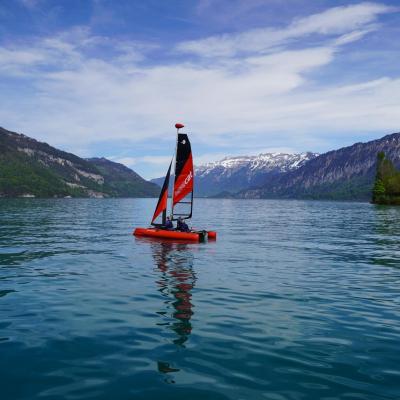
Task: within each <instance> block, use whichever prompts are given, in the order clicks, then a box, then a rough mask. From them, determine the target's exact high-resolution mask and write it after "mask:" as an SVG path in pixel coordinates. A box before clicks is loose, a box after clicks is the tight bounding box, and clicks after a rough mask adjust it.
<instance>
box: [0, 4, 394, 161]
mask: <svg viewBox="0 0 400 400" xmlns="http://www.w3.org/2000/svg"><path fill="white" fill-rule="evenodd" d="M391 11H392V9H391V8H390V7H387V6H385V5H380V4H375V3H361V4H358V5H353V6H346V7H336V8H332V9H329V10H327V11H325V12H322V13H320V14H316V15H312V16H309V17H306V18H302V19H298V20H295V21H293V22H291V23H290V24H289V25H288V26H287V27H286V28H281V29H271V28H265V29H258V30H252V31H249V32H243V33H239V34H231V35H223V36H218V37H211V38H206V39H202V40H199V41H195V42H194V41H191V42H182V43H180V44H178V45H177V46H175V47H174V48H173V49H170V50H171V54H172V55H173V54H176V53H174V52H176V51H179V52H181V53H183V52H185V53H187V52H190V53H192V54H196V56H198V57H199V58H198V59H197V58H196V59H195V60H194V59H193V58H190V57H189V58H185V57H183V56H182V59H181V60H180V61H179V62H177V61H173V60H174V58H173V57H172V58H171V59H168V60H166V61H160V60H155V59H154V58H152V57H151V53H152V52H153V51H156V50H157V48H158V44H157V43H156V44H155V43H150V44H148V43H137V42H128V41H123V42H121V41H117V40H114V39H111V38H108V37H100V36H95V35H92V34H91V32H90V30H89V29H86V28H78V29H74V30H72V31H69V32H64V33H62V34H60V35H58V36H56V37H52V38H44V39H43V38H41V39H36V40H34V41H32V42H30V43H28V44H25V45H21V44H15V45H13V46H3V47H0V71H1V73H2V75H3V76H4V77H7V79H9V78H12V79H13V81H14V82H15V81H17V82H18V87H19V88H21V91H20V92H19V91H15V90H14V88H15V86H7V84H3V86H4V87H5V90H3V93H2V107H1V108H0V121H1V124H2V125H4V126H5V127H9V128H10V129H15V130H19V131H22V132H24V133H26V134H30V135H33V136H35V137H37V138H39V139H43V140H46V141H48V142H50V143H52V144H54V145H59V146H62V147H64V148H66V149H70V150H73V149H74V148H83V147H84V146H90V145H92V144H93V143H97V142H107V141H108V142H112V141H117V140H119V141H121V140H125V141H126V143H129V144H130V145H131V144H132V143H135V142H140V141H143V140H149V139H157V143H158V142H160V141H162V140H164V139H165V138H166V137H169V136H172V135H173V128H172V127H173V123H174V122H176V121H177V120H181V121H183V122H185V123H186V124H187V126H188V127H189V130H190V131H191V132H192V133H193V136H192V137H193V139H194V141H195V142H196V143H198V144H207V145H208V146H213V147H214V148H215V149H217V150H216V151H218V152H219V153H221V147H222V148H223V147H232V146H235V145H237V146H238V148H243V151H246V152H251V153H253V154H254V153H255V152H256V150H257V149H258V148H267V147H282V146H285V147H287V146H288V145H289V146H290V147H291V148H293V149H297V150H301V151H302V150H307V149H310V150H316V148H315V145H316V144H317V143H318V145H319V144H320V143H319V142H318V140H321V132H329V133H330V134H332V133H333V132H339V133H343V132H346V133H348V132H355V131H357V132H360V131H362V130H368V131H370V130H372V129H381V130H382V129H385V130H389V131H390V130H392V129H396V128H398V126H399V125H400V112H399V104H400V90H399V89H400V78H399V79H397V78H393V77H391V78H388V77H381V79H373V80H371V81H370V82H369V81H367V82H357V84H354V83H348V84H343V85H339V86H338V85H335V86H334V85H330V84H329V83H321V82H317V80H316V79H314V74H316V75H318V74H321V71H323V68H324V67H327V66H329V65H331V64H332V63H333V62H334V61H335V59H336V58H338V57H340V56H341V55H342V54H343V51H344V49H345V46H346V45H348V44H350V43H354V42H355V41H357V40H360V39H361V38H363V37H364V36H365V35H367V34H368V33H370V32H372V31H373V30H376V29H378V28H379V25H377V18H378V16H379V15H380V14H382V13H388V12H391ZM315 35H317V36H318V41H317V42H318V45H315V42H313V41H312V44H307V41H305V42H302V43H301V46H300V45H298V46H296V49H294V48H292V47H291V46H290V45H289V43H290V42H292V41H294V40H297V39H299V38H302V37H303V38H304V37H311V36H312V37H314V36H315ZM320 36H322V39H321V37H320ZM211 55H212V56H213V59H210V56H211ZM239 56H240V57H239ZM168 135H169V136H168ZM155 143H156V142H155ZM218 147H219V148H220V149H219V150H218ZM318 150H319V149H318ZM127 151H128V150H127ZM208 151H209V150H206V152H208ZM99 155H101V154H99ZM168 158H169V156H168V157H164V156H162V157H159V158H151V157H150V156H149V155H145V154H143V155H141V156H140V157H139V156H137V155H134V156H131V155H129V154H127V152H124V154H123V155H120V156H118V155H115V156H114V159H115V160H119V161H120V162H123V163H125V164H127V165H129V166H134V165H137V164H138V163H148V164H149V165H150V164H152V165H154V166H155V168H158V167H157V165H159V164H160V163H165V164H167V163H168V160H167V159H168ZM204 159H210V157H209V156H205V157H204Z"/></svg>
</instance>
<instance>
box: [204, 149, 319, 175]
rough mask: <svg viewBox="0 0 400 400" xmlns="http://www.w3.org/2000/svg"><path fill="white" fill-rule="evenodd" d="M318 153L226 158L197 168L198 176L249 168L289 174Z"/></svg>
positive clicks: (251, 170)
mask: <svg viewBox="0 0 400 400" xmlns="http://www.w3.org/2000/svg"><path fill="white" fill-rule="evenodd" d="M318 155H319V154H317V153H311V152H307V153H299V154H288V153H263V154H259V155H257V156H234V157H225V158H223V159H222V160H220V161H215V162H210V163H207V164H204V165H199V166H197V167H196V175H197V176H204V175H208V174H209V173H211V172H214V171H220V172H223V171H224V170H225V171H227V170H229V171H230V172H233V171H236V170H239V169H241V168H247V169H248V170H249V171H250V172H254V173H257V172H268V171H273V170H276V171H279V172H287V171H290V170H294V169H297V168H299V167H301V166H302V165H303V164H304V163H306V162H307V161H308V160H311V159H312V158H315V157H317V156H318Z"/></svg>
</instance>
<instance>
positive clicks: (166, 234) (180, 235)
mask: <svg viewBox="0 0 400 400" xmlns="http://www.w3.org/2000/svg"><path fill="white" fill-rule="evenodd" d="M207 234H208V239H211V240H215V239H216V238H217V233H216V232H215V231H208V232H207ZM133 235H134V236H143V237H152V238H159V239H168V240H178V241H180V240H184V241H185V240H186V241H189V242H201V241H203V240H204V233H203V232H201V231H199V232H196V231H193V232H180V231H168V230H166V229H158V228H136V229H135V230H134V231H133Z"/></svg>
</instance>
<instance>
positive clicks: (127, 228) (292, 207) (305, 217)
mask: <svg viewBox="0 0 400 400" xmlns="http://www.w3.org/2000/svg"><path fill="white" fill-rule="evenodd" d="M154 205H155V200H154V199H104V200H96V199H87V200H86V199H81V200H78V199H63V200H61V199H60V200H37V199H18V200H11V199H0V398H1V399H5V400H8V399H27V400H28V399H29V400H33V399H90V398H93V399H206V398H207V399H271V400H283V399H326V400H328V399H329V400H332V399H371V400H372V399H374V400H375V399H399V398H400V352H399V343H400V296H399V295H400V247H399V244H400V240H399V237H400V236H399V235H400V208H392V207H377V206H373V205H370V204H362V203H333V202H311V201H309V202H302V201H268V200H259V201H258V200H254V201H246V200H236V201H235V200H205V199H203V200H198V201H196V204H195V219H194V220H193V225H194V226H196V227H201V228H215V229H216V230H217V231H218V240H217V241H216V242H209V243H206V244H174V243H163V242H154V241H149V240H143V239H142V240H139V239H135V238H134V237H132V235H131V232H132V228H133V227H134V226H146V225H147V223H148V220H149V219H150V217H151V214H152V211H153V208H154Z"/></svg>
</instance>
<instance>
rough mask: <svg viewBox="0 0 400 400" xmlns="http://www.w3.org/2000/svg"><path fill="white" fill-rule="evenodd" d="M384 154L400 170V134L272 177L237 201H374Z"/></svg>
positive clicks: (346, 148) (242, 194)
mask: <svg viewBox="0 0 400 400" xmlns="http://www.w3.org/2000/svg"><path fill="white" fill-rule="evenodd" d="M382 151H383V152H384V153H385V154H386V156H387V158H388V159H390V160H392V161H393V163H394V165H395V166H396V167H397V168H399V167H400V133H393V134H391V135H387V136H384V137H383V138H381V139H378V140H373V141H370V142H367V143H356V144H354V145H352V146H348V147H344V148H341V149H339V150H334V151H330V152H328V153H325V154H321V155H320V156H319V157H316V158H314V159H312V160H310V161H308V162H307V163H305V164H304V165H303V166H302V167H300V168H298V169H296V170H293V171H289V172H287V173H285V174H281V175H279V176H275V177H272V179H270V180H268V182H266V183H265V184H264V185H262V186H261V187H259V188H253V189H248V190H243V191H241V192H240V193H238V194H237V195H236V197H239V198H311V199H333V200H370V199H371V191H372V186H373V182H374V177H375V174H376V160H377V154H378V153H379V152H382Z"/></svg>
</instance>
